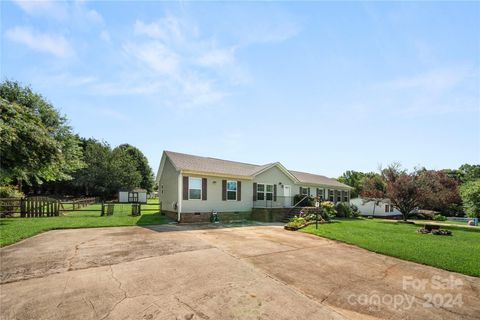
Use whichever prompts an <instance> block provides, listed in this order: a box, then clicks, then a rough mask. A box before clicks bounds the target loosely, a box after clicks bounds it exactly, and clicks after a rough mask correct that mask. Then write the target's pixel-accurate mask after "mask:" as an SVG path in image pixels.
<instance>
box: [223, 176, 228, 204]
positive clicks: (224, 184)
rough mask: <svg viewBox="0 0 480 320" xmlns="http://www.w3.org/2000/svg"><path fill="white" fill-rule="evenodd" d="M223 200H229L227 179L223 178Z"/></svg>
mask: <svg viewBox="0 0 480 320" xmlns="http://www.w3.org/2000/svg"><path fill="white" fill-rule="evenodd" d="M222 200H223V201H227V180H222Z"/></svg>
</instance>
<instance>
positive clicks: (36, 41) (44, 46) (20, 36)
mask: <svg viewBox="0 0 480 320" xmlns="http://www.w3.org/2000/svg"><path fill="white" fill-rule="evenodd" d="M5 37H7V39H9V40H10V41H13V42H17V43H20V44H23V45H26V46H28V47H29V48H31V49H33V50H36V51H40V52H45V53H50V54H53V55H54V56H56V57H59V58H65V57H68V56H71V55H72V54H73V50H72V47H71V46H70V44H69V42H68V41H67V40H66V39H65V38H64V37H63V36H61V35H53V34H48V33H41V32H38V31H35V30H32V29H30V28H28V27H14V28H11V29H8V30H6V31H5Z"/></svg>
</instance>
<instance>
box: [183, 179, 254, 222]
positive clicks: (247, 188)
mask: <svg viewBox="0 0 480 320" xmlns="http://www.w3.org/2000/svg"><path fill="white" fill-rule="evenodd" d="M188 176H189V177H199V178H206V179H207V200H196V199H194V200H191V199H189V200H182V214H183V213H195V212H197V213H198V212H200V213H202V212H209V213H211V212H212V211H217V212H245V211H251V210H252V206H253V203H252V202H253V199H252V195H253V193H252V188H253V187H252V181H251V180H239V179H230V178H221V177H212V176H208V175H188ZM222 180H233V181H241V182H242V196H241V200H240V201H238V200H222Z"/></svg>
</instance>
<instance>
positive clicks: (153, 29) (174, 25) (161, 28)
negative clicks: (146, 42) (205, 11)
mask: <svg viewBox="0 0 480 320" xmlns="http://www.w3.org/2000/svg"><path fill="white" fill-rule="evenodd" d="M133 31H134V33H135V35H138V36H147V37H150V38H153V39H157V40H162V41H164V42H166V43H170V44H177V45H178V44H181V43H183V42H184V41H185V37H186V36H187V35H185V33H189V35H188V37H190V36H192V35H195V28H194V27H189V26H188V24H187V23H186V21H184V20H181V19H179V18H176V17H174V16H166V17H164V18H162V19H160V20H158V21H155V22H152V23H145V22H143V21H141V20H137V21H135V24H134V25H133ZM192 31H193V32H192Z"/></svg>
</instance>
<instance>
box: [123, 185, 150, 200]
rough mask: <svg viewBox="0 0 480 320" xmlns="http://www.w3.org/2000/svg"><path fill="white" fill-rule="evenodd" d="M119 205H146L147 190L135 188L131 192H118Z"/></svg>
mask: <svg viewBox="0 0 480 320" xmlns="http://www.w3.org/2000/svg"><path fill="white" fill-rule="evenodd" d="M118 202H120V203H147V190H145V189H140V188H136V189H133V190H120V191H119V192H118Z"/></svg>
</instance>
